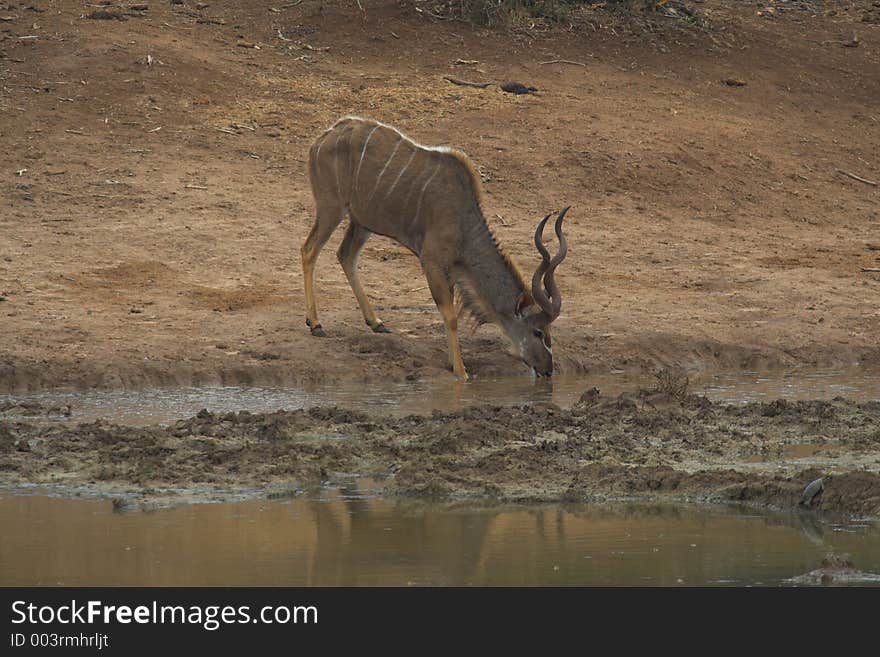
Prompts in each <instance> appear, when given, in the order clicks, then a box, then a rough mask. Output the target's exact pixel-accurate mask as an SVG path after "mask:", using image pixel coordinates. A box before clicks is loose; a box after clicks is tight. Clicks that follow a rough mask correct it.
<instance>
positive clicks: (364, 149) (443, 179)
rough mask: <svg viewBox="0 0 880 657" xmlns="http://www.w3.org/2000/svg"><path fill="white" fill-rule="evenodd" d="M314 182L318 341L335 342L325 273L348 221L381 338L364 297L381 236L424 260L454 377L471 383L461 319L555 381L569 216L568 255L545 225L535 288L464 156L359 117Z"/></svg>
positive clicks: (349, 122) (311, 248)
mask: <svg viewBox="0 0 880 657" xmlns="http://www.w3.org/2000/svg"><path fill="white" fill-rule="evenodd" d="M309 177H310V179H311V184H312V193H313V194H314V197H315V205H316V212H317V214H316V218H315V223H314V225H313V226H312V229H311V231H310V232H309V235H308V237H306V240H305V242H304V243H303V245H302V250H301V252H302V266H303V279H304V281H305V296H306V306H307V313H306V324H307V325H308V326H309V327H310V329H311V332H312V335H315V336H319V337H323V336H325V335H326V333H325V331H324V328H323V327H322V326H321V323H320V322H319V321H318V309H317V305H316V302H315V282H314V278H315V263H316V261H317V258H318V255H319V254H320V252H321V249H322V248H323V246H324V244H326V242H327V240H328V239H329V238H330V235H331V234H332V233H333V231H334V230H335V229H336V227H337V226H338V225H339V224H340V223H341V222H342V220H343V218H344V217H345V215H346V214H348V218H349V224H348V229H347V230H346V232H345V236H344V238H343V240H342V244H341V245H340V247H339V251H338V252H337V256H338V258H339V262H340V263H341V265H342V269H343V270H344V271H345V275H346V277H347V278H348V282H349V284H350V285H351V288H352V290H353V291H354V294H355V297H357V301H358V304H360V308H361V311H362V312H363V316H364V320H365V321H366V323H367V325H368V326H369V327H370V328H371V329H372V330H373V331H375V332H377V333H387V332H388V329H387V328H386V327H385V324H384V323H383V322H382V320H381V319H379V317H378V316H377V315H376V313H375V311H374V310H373V307H372V305H371V304H370V302H369V300H368V299H367V295H366V293H365V292H364V289H363V288H362V287H361V284H360V281H359V279H358V273H357V261H358V256H359V255H360V252H361V250H362V249H363V247H364V244H366V242H367V240H368V239H369V237H370V235H372V234H373V233H378V234H379V235H385V236H387V237H390V238H392V239H394V240H396V241H397V242H399V243H400V244H402V245H403V246H405V247H406V248H408V249H409V250H410V251H412V252H413V253H414V254H415V255H416V256H417V257H418V258H419V262H420V263H421V265H422V270H423V271H424V273H425V277H426V278H427V280H428V288H429V289H430V291H431V296H432V297H433V298H434V301H435V303H436V304H437V308H438V309H439V310H440V314H441V315H442V316H443V321H444V323H445V324H446V333H447V336H448V339H449V359H450V364H451V366H452V370H453V372H455V374H456V375H457V376H458V377H459V378H460V379H462V380H466V379H467V377H468V375H467V371H466V370H465V366H464V362H463V361H462V358H461V350H460V348H459V343H458V319H459V315H460V310H461V309H466V310H467V311H469V312H470V313H471V314H472V315H473V317H474V319H475V320H476V322H477V323H478V324H481V323H494V324H497V325H498V326H499V327H500V328H501V330H502V331H503V332H504V333H505V335H507V337H508V338H509V339H510V341H511V343H512V347H513V350H512V351H513V353H514V354H515V355H516V356H517V357H518V358H519V359H521V360H522V361H523V362H525V363H526V364H527V365H528V366H529V367H531V368H532V370H533V371H534V372H535V374H537V375H538V376H551V375H552V374H553V348H552V343H551V339H550V324H551V323H552V322H553V321H554V320H555V319H556V318H557V317H558V316H559V313H560V311H561V309H562V298H561V296H560V293H559V288H558V287H557V285H556V280H555V277H554V275H555V271H556V268H557V267H558V266H559V264H560V263H561V262H562V261H563V260H564V259H565V255H566V252H567V250H568V249H567V244H566V241H565V236H564V234H563V231H562V223H563V219H564V218H565V213H566V212H567V211H568V208H565V209H564V210H562V211H561V212H559V213H558V214H557V215H556V222H555V226H554V228H555V231H556V237H557V239H558V240H559V251H558V252H557V254H556V255H555V256H554V257H552V258H551V257H550V253H549V252H548V251H547V248H546V247H545V246H544V242H543V231H544V226H545V225H546V223H547V221H548V220H549V219H550V217H551V216H552V215H551V214H548V215H547V216H546V217H544V219H543V220H542V221H541V222H540V223H539V224H538V228H537V230H536V231H535V246H536V247H537V249H538V251H539V253H540V254H541V259H542V260H541V264H540V265H539V266H538V268H537V270H536V271H535V273H534V275H533V276H532V283H531V287H529V286H527V285H526V283H525V281H524V280H523V277H522V275H521V274H520V272H519V270H518V269H517V267H516V265H515V264H514V263H513V261H512V260H511V259H510V258H509V257H508V256H507V254H506V253H505V252H504V249H503V248H502V247H501V246H500V244H499V243H498V241H497V240H496V238H495V236H494V235H493V234H492V231H491V230H490V229H489V225H488V223H487V222H486V218H485V216H484V215H483V210H482V205H481V200H482V186H481V184H480V176H479V174H478V173H477V171H476V170H475V168H474V165H473V164H472V163H471V161H470V160H469V159H468V158H467V156H466V155H465V154H464V153H462V152H460V151H456V150H453V149H450V148H446V147H429V146H422V145H421V144H417V143H416V142H414V141H412V140H411V139H409V138H408V137H406V136H405V135H403V134H401V133H400V132H399V131H398V130H396V129H394V128H392V127H390V126H387V125H385V124H383V123H379V122H377V121H371V120H368V119H362V118H358V117H351V116H350V117H345V118H343V119H340V120H339V121H337V122H336V123H335V124H334V125H333V126H332V127H331V128H329V129H328V130H326V131H325V132H324V133H323V134H321V135H320V136H319V137H318V138H317V140H316V141H315V143H314V144H313V145H312V147H311V149H310V150H309ZM456 292H457V293H458V296H459V299H460V301H461V308H460V309H456V304H455V295H456Z"/></svg>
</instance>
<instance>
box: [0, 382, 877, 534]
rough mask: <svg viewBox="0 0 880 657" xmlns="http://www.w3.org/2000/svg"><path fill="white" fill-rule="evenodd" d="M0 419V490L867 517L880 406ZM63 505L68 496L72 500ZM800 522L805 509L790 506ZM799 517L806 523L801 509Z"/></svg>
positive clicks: (634, 401)
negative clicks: (733, 506) (714, 505)
mask: <svg viewBox="0 0 880 657" xmlns="http://www.w3.org/2000/svg"><path fill="white" fill-rule="evenodd" d="M43 410H44V412H41V410H40V409H39V408H30V411H31V412H30V416H29V417H23V415H24V414H23V413H22V409H20V408H18V409H17V408H14V407H10V408H7V409H6V410H5V411H2V412H0V486H3V487H6V488H18V487H24V486H31V485H35V484H36V485H39V486H43V487H50V488H52V489H53V490H55V491H56V492H61V494H65V493H64V491H68V493H67V494H70V495H74V494H76V495H79V494H83V493H84V492H85V493H94V494H98V495H106V496H116V497H119V498H120V500H121V501H120V504H123V505H126V504H128V505H133V506H138V505H142V506H150V505H163V504H179V503H190V502H204V501H222V500H234V499H244V498H248V497H276V496H283V495H298V494H301V493H302V492H303V491H305V490H308V489H309V488H311V487H315V486H320V485H322V484H326V483H331V484H332V483H339V482H344V481H347V480H350V479H351V478H352V477H369V478H371V479H372V480H373V482H374V488H375V491H376V492H377V494H380V495H385V496H406V497H420V498H431V499H439V500H473V501H480V502H513V503H517V502H601V501H610V500H618V499H641V500H650V501H675V500H679V501H690V502H694V501H697V502H738V503H745V504H751V505H757V506H761V507H768V508H793V507H798V506H799V502H800V501H801V498H802V492H803V490H804V487H805V486H806V485H807V484H808V483H810V482H811V481H813V480H815V479H816V478H818V477H821V476H825V475H828V474H831V475H833V478H832V479H831V480H830V481H829V482H828V483H827V485H826V487H825V490H824V492H823V493H822V495H821V496H818V497H817V498H815V499H814V500H812V504H811V505H810V507H809V511H811V512H812V511H815V512H831V513H841V514H848V515H854V516H859V517H878V516H880V402H876V401H874V402H866V403H856V402H853V401H850V400H847V399H843V398H840V397H838V398H835V399H833V400H831V401H785V400H781V399H780V400H776V401H773V402H769V403H748V404H745V405H729V404H722V403H718V402H713V401H710V400H708V399H706V398H705V397H700V396H696V395H680V396H675V395H672V394H669V393H665V392H656V391H651V390H645V389H642V390H639V391H637V392H633V393H629V394H622V395H619V396H602V395H601V394H599V393H598V392H597V391H590V392H587V393H585V394H584V396H583V398H582V399H581V401H580V402H578V403H577V404H575V405H574V407H572V408H570V409H564V408H560V407H559V406H556V405H555V404H551V403H536V404H531V405H523V406H514V407H500V406H474V407H470V408H467V409H464V410H461V411H456V412H436V411H435V412H434V413H433V414H431V415H410V416H407V417H404V418H383V417H379V416H376V415H368V414H364V413H360V412H355V411H349V410H345V409H340V408H335V407H317V408H310V409H306V410H298V411H278V412H273V413H250V412H247V411H241V412H210V411H207V410H204V411H202V412H200V413H198V414H197V415H195V416H193V417H190V418H188V419H183V420H179V421H177V422H174V423H172V424H170V425H168V426H149V427H132V426H123V425H118V424H111V423H109V422H106V421H102V420H99V421H96V422H91V423H83V424H74V423H73V422H71V421H70V420H69V419H66V418H65V416H64V409H48V408H47V409H43ZM74 491H75V492H74ZM801 508H802V507H801ZM805 510H806V509H805Z"/></svg>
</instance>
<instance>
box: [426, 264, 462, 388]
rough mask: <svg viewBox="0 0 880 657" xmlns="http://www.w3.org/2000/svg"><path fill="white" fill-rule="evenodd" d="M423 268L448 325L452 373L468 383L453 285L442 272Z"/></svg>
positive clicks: (447, 332) (441, 313)
mask: <svg viewBox="0 0 880 657" xmlns="http://www.w3.org/2000/svg"><path fill="white" fill-rule="evenodd" d="M423 268H424V270H425V277H426V278H427V279H428V288H429V289H430V290H431V296H432V297H434V303H436V304H437V309H438V310H439V311H440V315H442V317H443V321H444V323H445V324H446V336H447V338H448V339H449V363H450V365H452V371H453V372H454V373H455V375H456V376H457V377H459V378H460V379H462V380H463V381H467V379H468V373H467V370H465V368H464V361H463V360H462V359H461V348H460V347H459V344H458V313H457V312H456V310H455V303H454V295H453V288H452V283H450V282H449V279H448V278H447V277H446V275H445V274H444V273H443V272H442V271H440V270H438V269H435V268H432V267H428V266H424V263H423Z"/></svg>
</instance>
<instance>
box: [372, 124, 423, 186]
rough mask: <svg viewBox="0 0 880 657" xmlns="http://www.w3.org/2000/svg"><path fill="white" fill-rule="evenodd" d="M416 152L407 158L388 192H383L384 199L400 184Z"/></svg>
mask: <svg viewBox="0 0 880 657" xmlns="http://www.w3.org/2000/svg"><path fill="white" fill-rule="evenodd" d="M377 127H378V126H377ZM417 152H418V151H417V150H416V149H413V152H412V155H410V156H409V159H408V160H407V161H406V164H404V165H403V168H402V169H401V170H400V173H398V174H397V178H395V179H394V182H393V183H391V187H390V188H389V190H388V191H387V192H385V198H388V197H389V196H391V192H393V191H394V188H395V187H396V186H397V183H398V182H400V178H401V176H403V172H404V171H406V168H407V167H408V166H409V165H410V163H411V162H412V161H413V158H414V157H415V156H416V153H417Z"/></svg>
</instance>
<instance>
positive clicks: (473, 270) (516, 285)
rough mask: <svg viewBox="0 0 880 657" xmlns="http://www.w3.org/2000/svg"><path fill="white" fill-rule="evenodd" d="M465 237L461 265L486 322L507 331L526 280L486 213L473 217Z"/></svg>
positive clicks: (468, 223) (464, 234)
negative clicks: (502, 244) (490, 224)
mask: <svg viewBox="0 0 880 657" xmlns="http://www.w3.org/2000/svg"><path fill="white" fill-rule="evenodd" d="M463 237H464V239H463V241H462V245H461V255H460V262H461V265H462V266H463V268H464V269H465V270H466V272H467V278H468V282H469V286H470V287H471V288H472V289H471V293H472V295H473V296H475V297H476V298H477V299H476V300H478V302H479V305H480V306H482V308H483V313H482V314H483V315H484V316H485V317H484V319H485V320H486V321H490V322H495V323H498V324H500V325H501V326H502V328H504V325H505V324H506V323H507V322H508V321H510V320H512V319H513V317H514V312H515V309H516V304H517V301H518V300H519V298H520V295H521V294H522V293H523V291H524V289H525V284H524V283H523V279H522V276H521V275H520V273H519V271H518V270H517V268H516V266H515V265H514V264H513V262H511V260H510V259H509V258H508V257H507V255H506V254H505V253H504V251H503V250H502V248H501V246H500V245H499V244H498V242H497V240H496V239H495V236H494V235H493V234H492V232H491V230H490V229H489V226H488V224H487V223H486V220H485V218H484V217H483V215H482V213H479V214H477V215H475V216H471V217H469V220H468V221H467V229H466V230H465V231H463Z"/></svg>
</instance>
